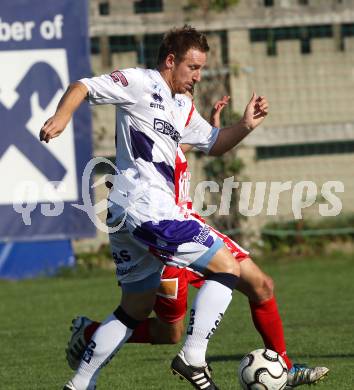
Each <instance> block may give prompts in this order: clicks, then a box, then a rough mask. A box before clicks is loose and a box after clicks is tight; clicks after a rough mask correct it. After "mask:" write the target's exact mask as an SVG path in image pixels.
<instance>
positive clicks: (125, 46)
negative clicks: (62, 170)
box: [109, 35, 137, 53]
mask: <svg viewBox="0 0 354 390" xmlns="http://www.w3.org/2000/svg"><path fill="white" fill-rule="evenodd" d="M109 48H110V51H111V53H124V52H127V51H136V50H137V44H136V42H135V38H134V36H132V35H121V36H111V37H109Z"/></svg>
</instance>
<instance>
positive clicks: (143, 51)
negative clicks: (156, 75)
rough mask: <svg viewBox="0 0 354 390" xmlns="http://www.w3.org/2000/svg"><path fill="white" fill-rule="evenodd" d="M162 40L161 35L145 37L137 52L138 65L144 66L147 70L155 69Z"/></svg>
mask: <svg viewBox="0 0 354 390" xmlns="http://www.w3.org/2000/svg"><path fill="white" fill-rule="evenodd" d="M162 38H163V34H149V35H145V36H144V39H143V41H142V43H141V44H142V47H141V48H140V51H139V56H140V58H139V63H140V64H145V65H146V67H147V68H155V67H156V61H157V54H158V51H159V47H160V44H161V41H162Z"/></svg>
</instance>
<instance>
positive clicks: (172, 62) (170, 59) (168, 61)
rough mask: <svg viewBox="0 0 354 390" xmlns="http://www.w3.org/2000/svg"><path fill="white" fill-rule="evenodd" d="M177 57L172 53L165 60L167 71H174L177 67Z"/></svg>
mask: <svg viewBox="0 0 354 390" xmlns="http://www.w3.org/2000/svg"><path fill="white" fill-rule="evenodd" d="M175 61H176V57H175V55H174V54H172V53H170V54H169V55H168V56H167V57H166V60H165V65H166V68H167V69H172V68H173V67H174V65H175Z"/></svg>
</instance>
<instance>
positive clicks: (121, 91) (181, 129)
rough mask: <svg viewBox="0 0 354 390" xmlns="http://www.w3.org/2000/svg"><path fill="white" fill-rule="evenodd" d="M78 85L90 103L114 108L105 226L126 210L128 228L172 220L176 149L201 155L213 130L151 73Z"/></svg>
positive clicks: (134, 71) (120, 73)
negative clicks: (190, 148) (112, 173)
mask: <svg viewBox="0 0 354 390" xmlns="http://www.w3.org/2000/svg"><path fill="white" fill-rule="evenodd" d="M80 82H82V83H83V84H84V85H85V86H86V87H87V88H88V91H89V93H88V101H89V103H90V104H114V105H115V106H116V144H117V155H116V166H117V169H118V171H117V173H118V174H117V175H116V182H115V183H114V186H113V189H112V191H111V193H110V195H109V201H110V202H111V203H110V204H111V205H110V209H109V210H110V214H111V218H110V219H111V222H112V220H118V219H119V218H121V216H122V214H123V213H124V212H126V211H127V222H130V224H131V226H132V227H133V228H134V227H135V226H138V225H140V224H141V223H144V222H146V221H152V222H159V221H161V220H169V219H172V220H173V219H174V218H175V214H176V213H178V207H176V204H175V186H174V170H175V158H176V152H177V147H178V144H179V143H187V144H191V145H194V146H195V147H196V148H198V149H200V150H202V151H204V152H206V153H207V152H208V151H209V150H210V148H211V147H212V146H213V145H214V142H215V140H216V138H217V136H218V131H219V129H217V128H214V127H212V126H211V125H210V124H209V123H208V122H207V121H206V120H204V119H203V118H202V117H201V116H200V114H199V113H198V112H197V110H195V109H194V110H191V107H192V104H193V103H192V101H191V100H190V99H189V98H188V97H187V96H185V95H179V94H176V95H175V96H172V94H171V90H170V88H169V87H168V85H167V84H166V82H165V80H164V79H163V78H162V76H161V75H160V73H159V72H158V71H157V70H151V69H139V68H130V69H124V70H116V71H114V72H112V73H111V74H106V75H102V76H99V77H93V78H85V79H81V80H80ZM191 111H192V113H191ZM190 113H191V117H190V118H189V119H188V116H189V115H190ZM187 119H188V126H187V127H185V125H186V122H187ZM178 219H179V218H178Z"/></svg>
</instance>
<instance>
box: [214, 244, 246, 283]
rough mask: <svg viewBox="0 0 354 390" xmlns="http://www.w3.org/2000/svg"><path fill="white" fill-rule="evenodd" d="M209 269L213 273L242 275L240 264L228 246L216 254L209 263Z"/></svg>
mask: <svg viewBox="0 0 354 390" xmlns="http://www.w3.org/2000/svg"><path fill="white" fill-rule="evenodd" d="M208 270H209V271H211V272H213V273H225V274H232V275H235V276H240V265H239V263H238V262H237V261H235V258H234V257H233V256H232V254H231V253H230V252H229V251H228V250H227V249H226V248H223V249H222V250H220V251H219V252H218V253H217V254H216V256H214V258H213V259H212V260H211V262H210V263H209V264H208Z"/></svg>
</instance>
